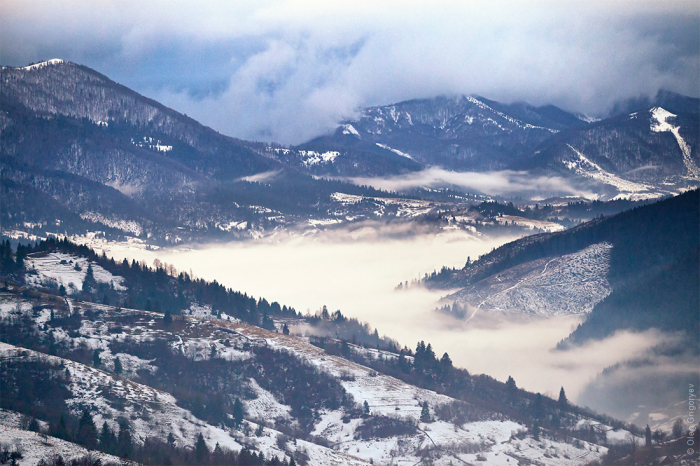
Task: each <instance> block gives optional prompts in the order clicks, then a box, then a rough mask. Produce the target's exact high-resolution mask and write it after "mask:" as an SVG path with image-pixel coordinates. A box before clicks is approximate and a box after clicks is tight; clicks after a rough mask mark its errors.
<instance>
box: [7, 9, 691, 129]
mask: <svg viewBox="0 0 700 466" xmlns="http://www.w3.org/2000/svg"><path fill="white" fill-rule="evenodd" d="M698 11H699V8H698V5H697V2H695V1H685V0H682V1H674V2H658V1H653V2H652V1H617V2H604V1H587V2H572V1H564V2H553V1H544V0H541V1H527V2H526V1H515V2H512V1H510V2H505V1H495V2H476V1H456V0H455V1H438V2H418V1H384V2H376V1H372V2H370V1H355V2H316V1H308V0H307V1H303V0H281V1H261V2H227V1H202V2H184V1H153V2H141V3H138V4H134V3H133V2H127V1H104V2H87V1H68V2H48V1H26V0H22V1H19V0H7V1H4V2H2V4H1V5H0V13H1V14H0V42H1V43H2V44H3V47H2V50H0V59H1V60H2V62H3V64H26V63H27V62H28V61H36V60H40V59H45V58H52V57H54V56H58V57H61V58H64V59H68V60H72V61H76V62H80V63H83V64H86V65H88V66H92V67H95V68H96V69H98V70H99V71H102V72H105V73H107V74H108V75H110V76H111V77H113V78H114V79H115V80H117V81H119V82H122V83H124V84H127V85H131V86H133V87H135V88H136V90H138V91H139V92H142V93H145V94H147V95H149V96H151V97H154V98H156V99H159V100H162V101H163V102H164V103H166V104H168V105H170V106H172V107H174V108H176V109H178V110H180V111H183V112H186V113H188V114H189V115H191V116H193V117H195V118H197V119H199V120H200V121H202V122H203V123H205V124H208V125H211V126H213V127H214V128H215V129H218V130H220V131H222V132H224V133H226V134H230V135H233V136H237V137H242V138H246V139H253V140H276V141H279V142H283V143H296V142H301V141H304V140H306V139H308V138H310V137H312V136H314V135H317V134H319V133H322V132H325V131H328V130H329V129H331V128H332V127H333V126H334V125H335V124H336V122H337V121H338V120H339V119H342V118H347V117H350V116H352V115H353V112H354V111H355V110H356V109H357V108H358V107H359V106H366V105H377V104H387V103H392V102H396V101H400V100H405V99H410V98H420V97H432V96H435V95H440V94H459V93H466V94H472V93H476V94H480V95H484V96H486V97H488V98H491V99H495V100H501V101H513V100H526V101H529V102H530V103H533V104H546V103H553V104H556V105H559V106H562V107H564V108H566V109H569V110H575V111H581V112H589V113H597V112H603V111H605V110H606V109H608V108H609V107H610V106H611V104H612V103H613V102H614V101H616V100H618V99H623V98H628V97H632V96H638V95H641V94H646V95H653V94H655V93H656V91H657V90H658V89H659V88H668V89H670V90H674V91H677V92H681V93H685V94H690V95H697V94H698V88H697V82H698V81H700V79H699V77H700V71H699V68H700V65H699V64H700V59H699V58H700V53H699V51H698V49H699V48H700V46H699V45H698V43H699V40H700V39H699V38H698V35H697V30H698V23H699V21H700V20H699V15H698Z"/></svg>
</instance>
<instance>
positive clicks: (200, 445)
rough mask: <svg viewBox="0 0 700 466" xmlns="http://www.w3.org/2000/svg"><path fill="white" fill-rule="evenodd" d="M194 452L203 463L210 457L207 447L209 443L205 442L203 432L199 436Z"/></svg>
mask: <svg viewBox="0 0 700 466" xmlns="http://www.w3.org/2000/svg"><path fill="white" fill-rule="evenodd" d="M194 451H195V456H196V457H197V460H198V461H202V460H204V459H206V458H207V457H208V456H209V447H207V443H206V442H205V441H204V436H203V435H202V433H201V432H200V433H198V434H197V440H196V442H195V447H194Z"/></svg>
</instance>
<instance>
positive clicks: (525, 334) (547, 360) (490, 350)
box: [107, 227, 687, 415]
mask: <svg viewBox="0 0 700 466" xmlns="http://www.w3.org/2000/svg"><path fill="white" fill-rule="evenodd" d="M365 228H366V229H364V230H363V231H362V234H361V235H360V234H358V233H357V232H350V231H346V230H333V231H331V232H326V233H320V234H318V235H313V236H310V237H303V236H302V237H292V238H291V239H286V240H281V241H275V240H261V241H256V242H252V243H229V244H223V245H220V244H219V245H196V246H193V247H191V248H179V249H175V250H168V249H161V250H157V251H146V250H121V249H117V250H115V251H114V252H111V251H109V250H108V251H107V252H108V254H110V255H112V254H113V255H114V257H115V258H116V259H118V260H122V259H124V258H127V259H129V260H133V259H136V260H143V261H145V262H146V263H149V264H150V263H153V261H154V260H156V259H158V260H160V261H162V262H166V263H168V264H172V265H173V266H175V268H177V269H178V270H185V271H189V270H191V271H192V272H193V273H194V274H195V275H196V276H198V277H201V278H204V279H207V280H217V281H218V282H219V283H221V284H223V285H225V286H228V287H232V288H234V289H237V290H241V291H245V292H247V293H249V294H251V295H253V296H264V297H266V298H268V299H270V300H275V301H278V302H280V303H284V304H287V305H291V306H293V307H294V308H296V309H297V310H298V311H300V312H302V313H310V314H317V313H319V312H320V311H321V308H322V307H323V306H327V308H328V309H329V311H335V310H340V311H341V312H342V313H343V314H345V315H347V316H350V317H356V318H358V319H359V320H361V321H364V322H367V323H369V324H370V325H371V326H372V327H373V328H377V330H378V332H379V333H380V334H381V335H387V336H388V337H390V338H394V339H396V340H398V341H399V343H400V345H401V346H404V345H406V346H408V347H410V348H414V347H415V345H416V343H417V342H418V341H421V340H424V341H425V342H426V343H432V345H433V347H434V348H435V351H436V353H438V354H442V353H443V352H447V353H448V354H449V355H450V357H451V358H452V360H453V361H454V363H455V364H456V365H459V366H460V367H464V368H466V369H468V370H469V371H470V372H474V373H484V374H488V375H491V376H493V377H496V378H497V379H498V380H501V381H505V380H506V379H507V378H508V376H512V377H513V378H514V379H515V380H516V381H517V383H518V384H519V386H521V387H523V388H525V389H527V390H531V391H534V392H541V393H543V394H547V395H548V396H551V397H554V396H555V395H557V394H558V391H559V388H560V387H561V386H562V385H563V386H565V388H566V390H567V394H570V396H571V399H572V400H574V401H576V400H577V397H578V396H579V394H580V393H581V392H582V391H584V390H585V389H586V387H587V386H588V385H589V384H590V383H591V382H592V381H593V379H594V378H595V376H596V375H597V374H598V373H600V372H601V371H603V369H605V368H606V367H608V366H612V365H614V364H616V363H619V362H624V361H626V360H627V359H631V358H633V357H634V356H636V355H639V354H642V353H643V352H644V350H646V349H648V348H650V347H653V346H655V345H657V344H659V343H660V342H662V341H668V340H669V338H671V339H672V338H673V336H671V335H664V334H662V333H659V332H654V331H649V332H643V333H629V332H620V333H618V334H616V335H614V336H613V337H611V338H608V339H605V340H603V341H600V342H592V343H589V344H586V345H583V346H580V347H574V348H571V349H569V350H566V351H555V347H556V345H557V343H558V342H559V341H560V340H562V339H564V338H566V337H567V336H568V335H569V333H571V332H572V331H573V330H574V328H575V327H576V326H577V325H578V324H579V323H580V322H582V321H583V320H584V319H585V315H584V314H582V313H579V314H574V315H568V316H555V317H551V318H533V319H528V320H526V321H511V320H508V319H505V318H502V319H498V318H496V319H493V320H482V321H476V322H470V323H465V322H464V321H461V320H458V319H455V318H452V317H450V316H446V315H444V314H442V313H438V312H436V310H435V309H436V308H437V307H439V306H441V303H440V299H441V298H442V297H443V296H445V295H446V294H448V292H444V291H430V290H428V289H426V288H424V287H421V286H417V285H416V286H414V287H413V288H411V287H410V282H411V281H413V280H416V279H417V278H423V276H424V274H425V273H432V272H433V271H434V270H436V269H437V270H439V269H440V268H441V267H442V266H447V267H461V266H463V265H464V262H465V261H466V259H467V258H471V259H472V260H475V259H476V258H477V257H478V256H480V255H482V254H485V253H487V252H489V251H491V250H492V249H493V248H496V247H498V246H500V245H501V244H504V243H507V242H509V241H511V240H513V239H515V238H509V237H501V238H496V239H491V238H488V237H485V236H480V237H475V236H473V235H470V234H468V233H465V232H452V233H442V234H438V235H417V236H412V237H409V238H404V239H391V238H384V239H381V234H380V231H381V228H372V227H365ZM378 237H379V238H378ZM405 281H408V282H409V287H408V289H407V290H396V289H395V288H396V286H397V284H399V283H402V282H405ZM292 331H295V332H298V333H300V334H303V333H305V332H309V331H310V332H311V333H313V332H314V330H313V329H308V328H305V327H304V326H303V325H302V326H300V327H298V328H294V327H293V328H292ZM330 336H332V335H330ZM686 370H687V368H686ZM585 400H586V404H587V405H588V406H591V407H593V408H599V407H602V406H607V405H605V404H604V403H605V402H604V400H597V399H595V398H594V397H591V396H589V397H588V398H586V399H585ZM634 409H637V406H636V405H635V406H634ZM623 412H626V413H627V414H628V415H629V414H631V413H632V412H633V411H629V412H628V411H620V413H623Z"/></svg>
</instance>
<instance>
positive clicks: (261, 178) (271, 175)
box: [238, 170, 282, 183]
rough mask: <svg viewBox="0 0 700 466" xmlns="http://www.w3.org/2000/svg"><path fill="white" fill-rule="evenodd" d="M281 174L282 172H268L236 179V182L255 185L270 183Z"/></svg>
mask: <svg viewBox="0 0 700 466" xmlns="http://www.w3.org/2000/svg"><path fill="white" fill-rule="evenodd" d="M280 173H282V170H269V171H266V172H261V173H256V174H255V175H250V176H244V177H241V178H239V179H238V181H251V182H255V183H266V182H268V181H272V180H274V179H275V178H277V176H278V175H279V174H280Z"/></svg>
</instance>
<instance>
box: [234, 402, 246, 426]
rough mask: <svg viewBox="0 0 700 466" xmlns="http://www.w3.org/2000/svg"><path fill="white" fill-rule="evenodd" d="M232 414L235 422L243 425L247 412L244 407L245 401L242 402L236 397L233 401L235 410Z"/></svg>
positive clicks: (237, 424)
mask: <svg viewBox="0 0 700 466" xmlns="http://www.w3.org/2000/svg"><path fill="white" fill-rule="evenodd" d="M231 415H232V416H233V423H234V424H235V425H236V426H239V425H241V422H243V416H244V415H245V413H244V409H243V402H241V399H240V398H236V400H235V401H234V402H233V410H232V412H231Z"/></svg>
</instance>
